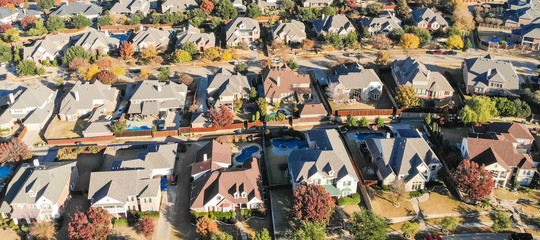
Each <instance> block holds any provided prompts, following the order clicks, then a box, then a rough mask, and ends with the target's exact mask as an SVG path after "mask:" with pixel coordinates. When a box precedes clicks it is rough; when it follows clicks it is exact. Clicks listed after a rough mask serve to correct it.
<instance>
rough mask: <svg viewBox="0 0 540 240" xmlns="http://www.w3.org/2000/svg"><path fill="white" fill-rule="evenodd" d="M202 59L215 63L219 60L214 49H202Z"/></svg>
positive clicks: (217, 52) (217, 53)
mask: <svg viewBox="0 0 540 240" xmlns="http://www.w3.org/2000/svg"><path fill="white" fill-rule="evenodd" d="M203 58H204V59H206V60H210V61H215V60H217V59H219V50H217V48H215V47H210V48H207V49H204V51H203Z"/></svg>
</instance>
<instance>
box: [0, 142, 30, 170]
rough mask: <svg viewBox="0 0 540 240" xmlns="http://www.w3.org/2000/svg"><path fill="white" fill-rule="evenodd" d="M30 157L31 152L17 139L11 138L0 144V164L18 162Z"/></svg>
mask: <svg viewBox="0 0 540 240" xmlns="http://www.w3.org/2000/svg"><path fill="white" fill-rule="evenodd" d="M31 157H32V151H30V149H28V146H26V144H25V143H24V142H22V141H21V140H19V139H18V138H12V139H11V140H10V141H9V142H3V143H0V164H1V165H2V166H3V165H4V164H6V163H8V162H18V161H20V160H21V159H22V160H26V159H29V158H31Z"/></svg>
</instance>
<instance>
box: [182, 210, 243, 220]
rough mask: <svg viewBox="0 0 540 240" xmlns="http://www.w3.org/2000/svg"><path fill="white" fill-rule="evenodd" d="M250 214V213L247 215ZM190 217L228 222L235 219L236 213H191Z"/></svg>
mask: <svg viewBox="0 0 540 240" xmlns="http://www.w3.org/2000/svg"><path fill="white" fill-rule="evenodd" d="M249 214H251V212H250V213H249ZM191 215H193V216H194V217H195V218H200V217H204V216H208V218H210V219H211V220H218V219H220V220H228V219H231V218H236V212H234V211H231V212H196V211H191Z"/></svg>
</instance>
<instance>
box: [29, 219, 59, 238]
mask: <svg viewBox="0 0 540 240" xmlns="http://www.w3.org/2000/svg"><path fill="white" fill-rule="evenodd" d="M29 233H30V236H32V237H34V238H35V239H37V240H50V239H54V238H55V236H56V228H55V226H54V222H53V221H50V220H49V221H41V222H36V223H33V224H32V226H31V227H30V232H29Z"/></svg>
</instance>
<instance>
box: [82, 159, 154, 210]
mask: <svg viewBox="0 0 540 240" xmlns="http://www.w3.org/2000/svg"><path fill="white" fill-rule="evenodd" d="M88 199H89V200H90V202H91V203H90V206H91V207H93V208H102V209H105V210H107V211H108V212H109V213H110V214H113V215H114V216H116V218H118V217H121V216H124V217H125V216H126V214H127V212H128V211H141V212H148V211H159V207H160V203H161V188H160V179H159V178H154V179H152V178H148V175H147V174H146V173H145V172H144V171H140V170H120V171H105V172H92V173H90V187H89V189H88Z"/></svg>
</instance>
